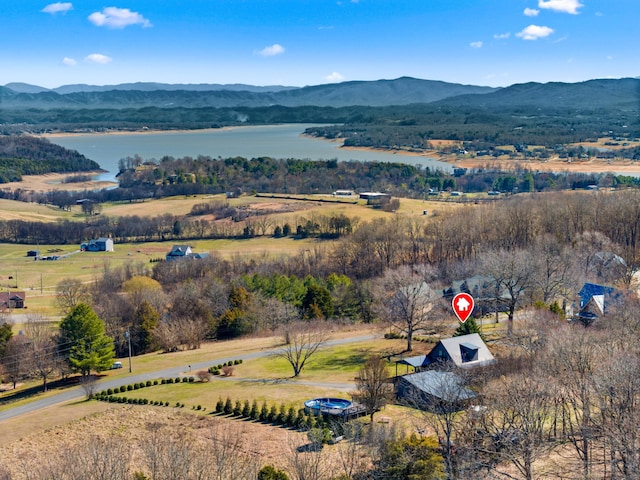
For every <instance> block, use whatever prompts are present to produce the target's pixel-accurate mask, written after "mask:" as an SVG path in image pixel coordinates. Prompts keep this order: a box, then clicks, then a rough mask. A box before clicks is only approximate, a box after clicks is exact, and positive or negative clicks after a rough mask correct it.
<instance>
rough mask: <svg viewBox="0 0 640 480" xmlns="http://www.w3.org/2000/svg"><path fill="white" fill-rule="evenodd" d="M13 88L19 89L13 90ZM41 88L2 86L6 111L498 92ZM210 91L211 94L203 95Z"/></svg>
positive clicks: (426, 83)
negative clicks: (13, 109) (10, 109)
mask: <svg viewBox="0 0 640 480" xmlns="http://www.w3.org/2000/svg"><path fill="white" fill-rule="evenodd" d="M12 85H13V87H14V88H15V90H14V89H13V88H11V86H12ZM38 88H39V87H35V86H30V85H25V84H9V85H8V86H5V87H0V106H2V107H4V108H126V107H132V108H143V107H165V108H167V107H171V108H175V107H188V108H199V107H217V108H220V107H265V106H271V105H282V106H286V107H299V106H308V105H313V106H321V107H343V106H350V105H368V106H388V105H407V104H411V103H430V102H434V101H437V100H441V99H444V98H447V97H452V96H458V95H463V94H484V93H489V92H493V91H494V90H495V89H494V88H490V87H478V86H472V85H459V84H453V83H446V82H438V81H431V80H419V79H416V78H409V77H403V78H398V79H395V80H377V81H370V82H365V81H359V82H343V83H337V84H326V85H317V86H311V87H303V88H290V87H279V89H278V88H277V87H250V86H245V85H231V86H216V85H211V86H206V85H205V86H187V85H174V86H168V85H166V84H153V83H151V84H127V85H121V86H112V87H111V86H109V87H102V88H97V87H89V86H82V85H79V86H65V87H59V88H58V89H55V90H47V91H38ZM206 88H210V89H208V90H203V89H206ZM103 89H108V90H103Z"/></svg>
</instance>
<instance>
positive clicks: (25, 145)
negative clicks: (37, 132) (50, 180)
mask: <svg viewBox="0 0 640 480" xmlns="http://www.w3.org/2000/svg"><path fill="white" fill-rule="evenodd" d="M97 170H100V165H98V164H97V163H96V162H94V161H93V160H89V159H88V158H86V157H85V156H84V155H81V154H79V153H78V152H77V151H75V150H68V149H66V148H64V147H61V146H59V145H55V144H53V143H51V142H49V141H48V140H45V139H42V138H37V137H30V136H26V135H0V183H7V182H15V181H19V180H22V175H41V174H44V173H73V172H89V171H97Z"/></svg>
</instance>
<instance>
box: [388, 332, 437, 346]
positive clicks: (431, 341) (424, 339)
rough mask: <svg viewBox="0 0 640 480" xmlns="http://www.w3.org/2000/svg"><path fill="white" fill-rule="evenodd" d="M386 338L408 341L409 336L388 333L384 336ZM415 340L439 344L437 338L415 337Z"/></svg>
mask: <svg viewBox="0 0 640 480" xmlns="http://www.w3.org/2000/svg"><path fill="white" fill-rule="evenodd" d="M384 338H385V339H387V340H406V339H407V336H406V335H404V334H402V333H397V332H387V333H385V334H384ZM413 340H414V341H416V342H423V343H438V339H437V338H435V337H421V336H418V335H414V337H413Z"/></svg>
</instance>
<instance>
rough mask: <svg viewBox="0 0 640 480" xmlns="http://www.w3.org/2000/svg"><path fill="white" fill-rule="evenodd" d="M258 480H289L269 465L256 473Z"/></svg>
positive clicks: (284, 474) (280, 471) (281, 472)
mask: <svg viewBox="0 0 640 480" xmlns="http://www.w3.org/2000/svg"><path fill="white" fill-rule="evenodd" d="M258 480H289V477H288V476H287V474H286V473H284V472H283V471H282V470H276V469H275V468H273V467H272V466H271V465H265V466H264V467H262V468H261V469H260V471H259V472H258Z"/></svg>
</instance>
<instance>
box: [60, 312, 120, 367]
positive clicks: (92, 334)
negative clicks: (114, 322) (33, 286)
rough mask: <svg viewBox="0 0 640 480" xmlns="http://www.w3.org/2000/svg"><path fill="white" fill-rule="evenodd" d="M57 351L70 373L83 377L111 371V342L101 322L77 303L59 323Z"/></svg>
mask: <svg viewBox="0 0 640 480" xmlns="http://www.w3.org/2000/svg"><path fill="white" fill-rule="evenodd" d="M58 350H59V352H60V353H61V354H62V356H63V358H65V359H66V360H67V362H68V363H69V366H70V367H71V369H72V371H75V372H80V373H81V374H82V376H83V377H84V376H87V375H89V374H90V373H91V371H92V370H94V371H96V372H101V371H103V370H106V369H108V368H109V367H111V365H112V363H113V358H114V346H113V339H112V338H111V337H109V336H107V335H106V334H105V329H104V322H103V321H102V320H100V318H99V317H98V315H96V313H95V312H94V311H93V309H92V308H91V307H90V306H89V305H87V304H86V303H79V304H78V305H76V306H75V307H73V309H72V310H71V311H70V312H69V314H68V315H67V316H66V317H64V319H63V320H62V322H61V323H60V337H59V340H58Z"/></svg>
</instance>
